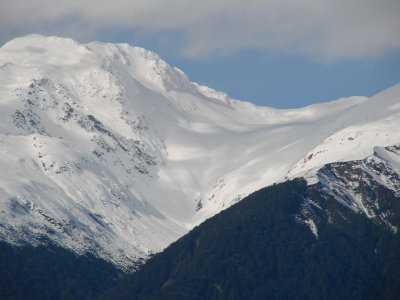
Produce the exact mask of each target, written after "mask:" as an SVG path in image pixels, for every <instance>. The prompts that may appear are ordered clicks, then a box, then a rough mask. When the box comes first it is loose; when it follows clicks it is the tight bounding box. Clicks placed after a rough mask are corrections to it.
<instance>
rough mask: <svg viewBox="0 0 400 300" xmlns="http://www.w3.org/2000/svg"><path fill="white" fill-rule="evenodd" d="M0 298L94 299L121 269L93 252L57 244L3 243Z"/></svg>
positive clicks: (0, 259) (13, 299)
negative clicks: (77, 252) (75, 251)
mask: <svg viewBox="0 0 400 300" xmlns="http://www.w3.org/2000/svg"><path fill="white" fill-rule="evenodd" d="M0 261H1V263H0V299H2V300H6V299H10V300H11V299H12V300H17V299H21V300H27V299H29V300H33V299H40V300H45V299H49V300H56V299H93V298H94V297H97V296H99V295H100V294H101V293H102V292H104V291H105V290H106V289H109V288H111V287H112V286H114V285H115V284H116V282H117V280H118V279H119V278H120V277H121V275H122V272H121V271H119V270H118V269H116V268H115V267H114V266H113V265H112V264H110V263H108V262H105V261H104V260H101V259H99V258H96V257H94V256H93V255H90V254H88V255H82V256H78V255H76V254H75V253H73V252H71V251H68V250H66V249H63V248H61V247H57V246H54V245H51V244H49V245H46V246H38V247H32V246H20V247H15V246H11V245H9V244H7V243H4V242H0Z"/></svg>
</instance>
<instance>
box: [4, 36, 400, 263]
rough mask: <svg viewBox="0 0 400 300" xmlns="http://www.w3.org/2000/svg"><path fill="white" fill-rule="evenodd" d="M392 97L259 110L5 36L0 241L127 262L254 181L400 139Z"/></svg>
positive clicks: (164, 75) (154, 75)
mask: <svg viewBox="0 0 400 300" xmlns="http://www.w3.org/2000/svg"><path fill="white" fill-rule="evenodd" d="M399 97H400V86H395V87H393V88H392V89H389V90H387V91H385V92H383V93H381V94H379V95H377V96H375V97H373V98H371V99H367V98H363V97H352V98H346V99H340V100H337V101H334V102H330V103H326V104H317V105H312V106H308V107H305V108H301V109H296V110H277V109H272V108H265V107H257V106H254V105H252V104H250V103H246V102H240V101H237V100H233V99H230V98H229V97H228V96H227V95H226V94H224V93H220V92H216V91H214V90H212V89H209V88H207V87H203V86H199V85H197V84H195V83H192V82H190V81H189V80H188V78H187V77H186V75H185V74H184V73H183V72H182V71H180V70H178V69H176V68H173V67H170V66H169V65H168V64H166V63H165V62H164V61H163V60H161V59H160V58H159V57H158V56H157V55H156V54H154V53H151V52H149V51H146V50H144V49H141V48H135V47H130V46H129V45H126V44H102V43H90V44H86V45H80V44H78V43H76V42H75V41H72V40H70V39H64V38H57V37H43V36H39V35H30V36H27V37H23V38H19V39H15V40H13V41H10V42H9V43H7V44H5V45H4V46H3V47H2V48H1V49H0V120H1V123H0V152H1V153H0V168H1V170H2V172H0V207H1V208H0V220H1V222H0V235H1V238H2V239H4V240H6V241H10V242H15V243H18V242H22V241H28V242H30V243H40V242H41V241H42V240H43V239H44V238H49V239H51V240H53V241H55V242H56V243H58V244H60V245H62V246H64V247H67V248H71V249H74V250H75V251H77V252H82V251H91V252H93V253H96V254H98V255H100V256H101V257H104V258H106V259H108V260H110V261H113V262H114V263H117V264H118V265H120V266H122V267H127V268H128V267H130V266H132V265H134V262H135V261H136V260H138V259H140V258H143V257H146V255H147V254H148V253H149V252H152V251H160V250H161V249H163V248H164V247H165V246H167V245H168V244H169V243H170V242H172V241H174V240H175V239H177V238H178V237H180V236H181V235H183V234H184V233H186V232H187V231H188V230H189V229H190V228H191V227H193V226H194V225H196V224H198V223H200V222H202V221H203V220H205V219H206V218H208V217H210V216H212V215H214V214H215V213H217V212H219V211H220V210H221V209H223V208H225V207H228V206H229V205H231V204H232V203H234V202H236V201H238V200H240V199H241V198H243V197H244V196H246V195H248V194H249V193H251V192H253V191H255V190H257V189H259V188H261V187H264V186H267V185H271V184H273V183H275V182H280V181H284V180H285V179H286V178H287V177H288V176H289V177H296V176H302V174H304V173H305V172H306V171H307V170H310V169H312V170H316V169H318V168H320V167H322V166H323V165H324V164H326V163H329V162H335V161H345V160H353V159H362V158H364V157H366V156H368V155H370V154H372V153H373V148H374V146H383V147H385V146H390V145H395V144H399V143H400V132H399V131H398V130H397V127H398V125H400V124H399V120H400V119H399V109H400V107H399V105H398V104H397V103H396V102H398V100H399ZM377 112H378V113H377ZM396 124H397V127H396Z"/></svg>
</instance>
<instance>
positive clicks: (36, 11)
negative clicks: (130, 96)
mask: <svg viewBox="0 0 400 300" xmlns="http://www.w3.org/2000/svg"><path fill="white" fill-rule="evenodd" d="M101 2H102V3H100V1H98V0H86V1H83V0H79V1H77V0H70V1H53V0H26V1H25V0H20V1H15V0H3V1H2V2H1V4H0V8H1V9H0V42H2V43H3V42H6V41H7V40H8V39H11V38H13V37H15V36H17V35H22V34H26V33H31V32H39V33H44V34H54V35H63V36H70V37H73V38H76V39H78V40H86V41H89V40H95V39H99V37H100V36H101V32H102V30H105V29H108V28H121V29H124V30H128V29H131V30H140V31H146V32H149V33H154V34H155V35H156V36H159V33H160V32H169V33H171V32H174V31H176V32H179V33H180V34H181V35H182V40H181V41H180V43H179V45H178V47H179V49H178V51H180V52H181V53H182V54H184V55H187V56H189V57H207V56H211V57H212V56H215V55H225V54H230V53H234V52H236V51H240V50H243V49H257V50H261V51H262V50H266V51H277V52H288V53H300V54H306V55H309V56H311V57H313V58H314V59H316V60H320V61H327V62H329V61H338V60H342V59H353V58H368V57H375V56H382V55H384V54H386V53H388V52H391V51H397V50H400V30H399V28H400V18H399V16H400V1H398V0H380V1H377V0H346V1H345V0H248V1H245V0H219V1H215V0H213V1H211V0H202V1H198V0H196V1H190V0H169V1H167V0H147V1H139V0H134V1H126V0H113V1H101ZM171 38H172V37H171ZM165 39H168V35H165ZM165 45H169V46H171V45H172V43H168V42H166V43H165ZM175 47H176V45H175Z"/></svg>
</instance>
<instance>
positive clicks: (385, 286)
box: [101, 179, 400, 300]
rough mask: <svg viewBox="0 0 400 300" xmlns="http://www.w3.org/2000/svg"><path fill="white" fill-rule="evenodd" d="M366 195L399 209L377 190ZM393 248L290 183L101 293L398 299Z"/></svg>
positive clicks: (375, 228)
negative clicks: (310, 203) (308, 217)
mask: <svg viewBox="0 0 400 300" xmlns="http://www.w3.org/2000/svg"><path fill="white" fill-rule="evenodd" d="M371 191H372V192H371V193H375V194H376V195H379V197H380V199H378V200H377V201H378V202H379V201H381V200H382V203H385V205H386V206H391V207H396V205H397V206H398V203H399V199H398V198H396V196H395V195H394V194H393V192H392V191H390V190H388V189H386V188H385V187H380V186H375V187H374V188H373V189H372V190H371ZM311 198H312V201H313V203H314V206H315V207H318V209H311V208H309V209H308V210H307V201H309V199H311ZM396 203H397V204H396ZM382 205H383V204H382ZM305 208H306V209H305ZM305 211H308V213H307V212H305ZM307 214H308V215H310V214H312V220H313V222H314V223H315V224H317V227H318V232H315V230H314V231H313V230H312V229H313V227H312V226H310V223H307V222H304V220H305V219H304V215H307ZM398 216H399V214H397V217H396V218H397V219H396V218H395V215H394V214H393V215H392V217H393V218H392V220H397V221H398V220H399V218H398ZM310 229H311V230H310ZM314 229H315V228H314ZM398 249H400V238H399V234H396V233H394V232H393V231H392V230H390V228H389V227H387V226H384V225H382V224H379V222H376V221H375V220H373V219H371V218H368V217H367V216H365V215H364V214H361V213H356V212H355V211H354V210H351V209H350V208H349V207H346V206H345V205H343V204H341V203H339V202H338V201H337V200H335V199H334V197H332V196H331V195H329V194H328V193H325V192H323V191H322V190H321V185H318V184H317V185H312V186H307V184H306V182H305V181H303V180H300V179H297V180H294V181H288V182H285V183H282V184H277V185H274V186H271V187H268V188H265V189H262V190H260V191H258V192H255V193H253V194H252V195H250V196H249V197H247V198H245V199H244V200H242V201H241V202H239V203H237V204H236V205H234V206H232V207H231V208H229V209H227V210H225V211H223V212H221V213H219V214H218V215H217V216H215V217H213V218H211V219H209V220H208V221H206V222H204V223H203V224H201V225H200V226H198V227H196V228H195V229H194V230H192V231H191V232H190V233H189V234H188V235H186V236H184V237H183V238H181V239H180V240H178V241H177V242H175V243H173V244H172V245H171V246H170V247H168V248H167V249H166V250H165V251H164V252H162V253H160V254H157V255H155V256H154V257H153V258H152V259H151V260H150V261H148V263H146V264H145V265H144V267H143V268H142V269H141V270H140V271H138V272H137V273H134V274H132V275H129V276H127V277H126V278H124V280H123V281H122V282H121V283H120V284H119V285H118V286H117V288H115V289H113V290H111V291H109V292H108V293H107V294H105V295H104V296H103V298H101V299H318V300H320V299H363V300H365V299H374V300H376V299H398V296H399V295H400V255H399V251H398Z"/></svg>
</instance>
